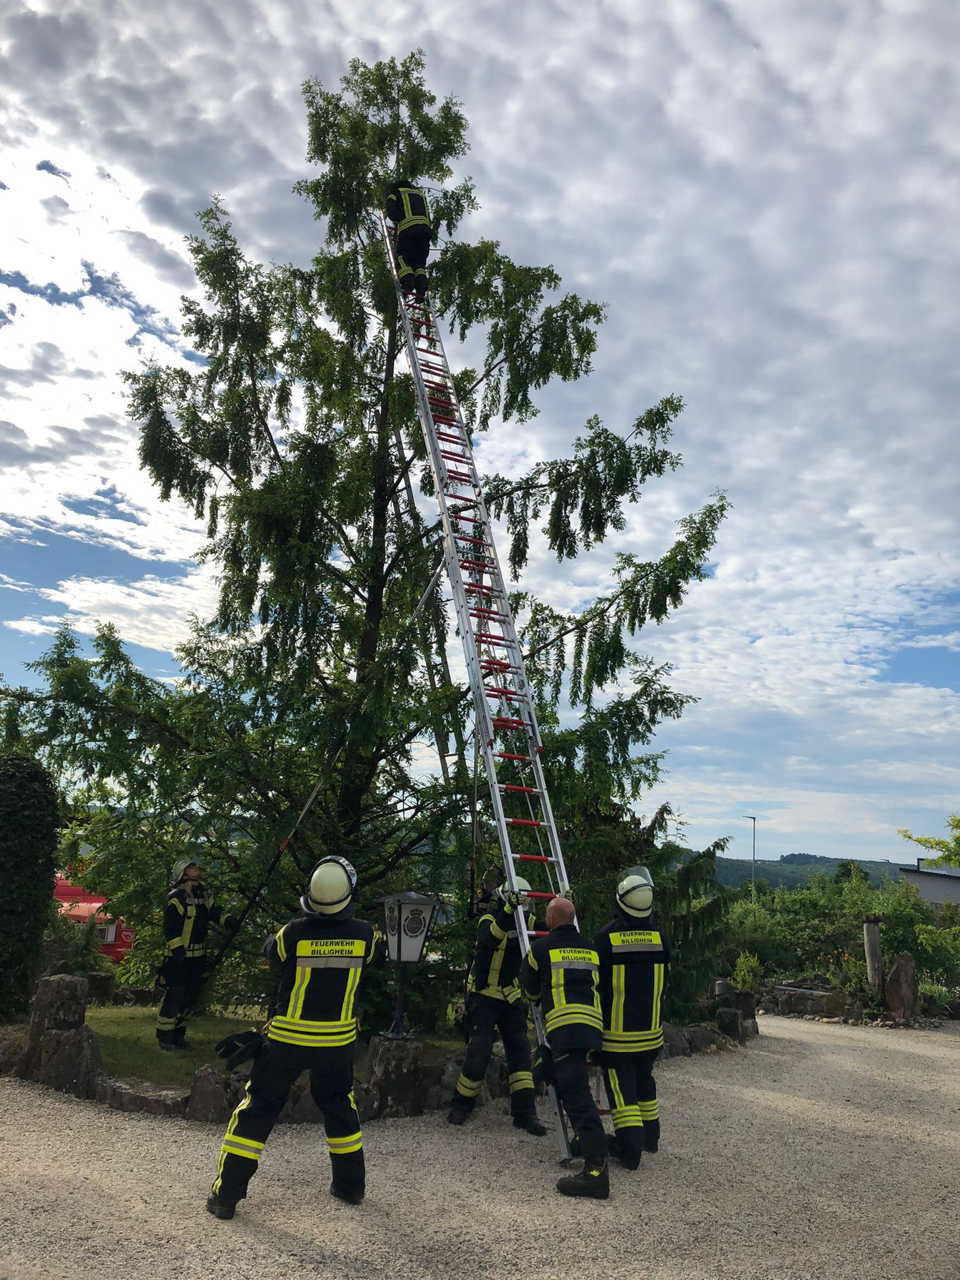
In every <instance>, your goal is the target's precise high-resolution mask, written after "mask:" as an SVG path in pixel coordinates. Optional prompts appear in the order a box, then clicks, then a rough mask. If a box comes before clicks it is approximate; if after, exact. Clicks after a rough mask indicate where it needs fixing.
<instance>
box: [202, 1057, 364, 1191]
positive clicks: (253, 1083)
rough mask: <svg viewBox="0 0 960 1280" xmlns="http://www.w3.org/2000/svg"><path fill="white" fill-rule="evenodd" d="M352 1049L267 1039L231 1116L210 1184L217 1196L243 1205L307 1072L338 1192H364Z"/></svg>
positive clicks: (361, 1145) (361, 1142)
mask: <svg viewBox="0 0 960 1280" xmlns="http://www.w3.org/2000/svg"><path fill="white" fill-rule="evenodd" d="M353 1051H354V1046H353V1045H347V1046H346V1047H345V1048H342V1049H304V1048H300V1047H299V1046H297V1045H290V1044H281V1043H280V1042H278V1041H276V1040H268V1041H267V1043H266V1044H265V1045H264V1046H263V1050H262V1052H261V1053H260V1054H259V1055H258V1057H256V1058H254V1060H253V1068H252V1070H251V1072H250V1080H249V1082H248V1084H247V1091H246V1096H245V1097H244V1099H243V1101H242V1102H241V1103H240V1105H239V1106H238V1107H237V1109H236V1111H234V1113H233V1115H232V1116H231V1117H230V1123H229V1124H228V1125H227V1132H226V1133H225V1134H224V1138H223V1145H222V1146H221V1148H220V1163H219V1164H218V1166H217V1177H216V1180H215V1181H214V1184H213V1191H214V1194H215V1195H218V1196H222V1197H223V1199H225V1200H242V1199H243V1198H244V1196H245V1195H246V1194H247V1186H248V1184H249V1182H250V1179H251V1178H252V1177H253V1175H254V1174H255V1173H256V1172H257V1165H258V1163H259V1160H260V1156H261V1155H262V1154H263V1148H264V1144H265V1143H266V1141H267V1139H268V1138H269V1137H270V1133H271V1130H272V1129H273V1126H274V1125H275V1124H276V1123H277V1117H278V1116H279V1115H280V1112H281V1111H282V1110H283V1106H284V1103H285V1102H286V1100H287V1097H288V1096H289V1094H290V1090H291V1088H292V1086H293V1084H294V1082H295V1081H296V1079H297V1077H298V1076H299V1075H300V1074H301V1073H302V1072H304V1071H309V1072H310V1093H311V1095H312V1096H313V1100H314V1102H315V1103H316V1104H317V1106H318V1107H319V1109H320V1111H321V1113H322V1114H323V1127H324V1130H325V1132H326V1139H327V1149H328V1150H329V1152H330V1164H331V1167H332V1170H333V1183H334V1186H335V1187H337V1188H338V1190H349V1191H363V1190H364V1182H365V1175H364V1163H363V1139H362V1137H361V1134H360V1117H359V1116H358V1115H357V1104H356V1102H355V1101H354V1098H353Z"/></svg>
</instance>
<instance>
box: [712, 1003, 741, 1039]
mask: <svg viewBox="0 0 960 1280" xmlns="http://www.w3.org/2000/svg"><path fill="white" fill-rule="evenodd" d="M717 1030H718V1031H719V1032H720V1034H721V1035H722V1036H729V1037H730V1039H731V1040H736V1041H737V1043H738V1044H742V1043H743V1041H744V1040H745V1039H746V1036H745V1035H744V1033H743V1014H742V1013H741V1012H740V1010H739V1009H718V1010H717Z"/></svg>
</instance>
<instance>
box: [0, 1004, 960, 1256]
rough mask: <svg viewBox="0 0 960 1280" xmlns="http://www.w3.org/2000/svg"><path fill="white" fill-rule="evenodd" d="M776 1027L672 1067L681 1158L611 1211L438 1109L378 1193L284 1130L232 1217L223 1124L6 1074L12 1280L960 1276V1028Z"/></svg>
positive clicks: (410, 1137)
mask: <svg viewBox="0 0 960 1280" xmlns="http://www.w3.org/2000/svg"><path fill="white" fill-rule="evenodd" d="M760 1026H761V1033H762V1034H761V1037H760V1039H759V1040H754V1041H752V1042H751V1043H750V1044H749V1046H748V1047H747V1048H745V1049H743V1050H741V1051H739V1052H729V1053H716V1054H703V1055H700V1056H699V1057H696V1058H687V1059H684V1058H681V1059H671V1060H670V1061H668V1062H666V1063H664V1064H663V1065H662V1066H661V1068H660V1070H659V1072H658V1076H659V1082H660V1097H661V1110H662V1113H663V1143H662V1147H661V1151H660V1153H659V1154H658V1155H656V1156H652V1157H644V1161H643V1167H642V1168H641V1169H640V1171H639V1172H637V1173H633V1174H628V1173H626V1172H625V1171H624V1170H621V1169H619V1168H615V1169H614V1170H613V1172H612V1179H613V1189H612V1193H611V1198H610V1200H609V1201H608V1202H606V1203H597V1202H596V1201H586V1202H584V1201H571V1200H566V1199H563V1198H561V1197H560V1196H558V1195H557V1194H556V1193H555V1192H554V1190H553V1182H554V1180H555V1178H556V1177H557V1174H558V1170H557V1168H556V1163H555V1160H556V1154H555V1149H554V1145H553V1140H552V1138H544V1139H540V1140H537V1139H535V1138H530V1137H528V1136H527V1135H525V1134H518V1133H517V1132H516V1131H515V1130H514V1129H513V1128H512V1127H510V1126H509V1122H508V1121H507V1120H505V1119H504V1118H503V1117H501V1116H499V1115H493V1114H484V1113H483V1112H480V1113H478V1115H477V1116H476V1117H475V1118H474V1120H473V1121H471V1123H470V1124H468V1125H467V1126H466V1127H465V1128H464V1129H461V1130H457V1131H454V1130H453V1129H451V1128H450V1127H449V1126H448V1125H447V1124H445V1123H444V1121H443V1113H435V1114H432V1115H430V1116H425V1117H423V1118H421V1119H417V1120H391V1121H385V1122H380V1123H370V1124H368V1125H367V1126H366V1130H365V1140H366V1149H367V1166H368V1194H367V1200H366V1203H365V1204H364V1205H362V1206H360V1207H352V1206H348V1205H342V1204H340V1203H338V1202H334V1201H332V1200H331V1199H330V1197H329V1196H328V1195H327V1187H328V1183H329V1165H328V1162H327V1156H326V1148H325V1145H324V1143H323V1137H322V1133H321V1131H320V1130H319V1129H314V1128H313V1127H312V1126H309V1127H307V1126H305V1127H301V1128H290V1127H287V1126H284V1127H282V1128H280V1129H278V1130H276V1131H275V1132H274V1135H273V1137H272V1138H271V1140H270V1143H269V1144H268V1147H267V1152H266V1155H265V1157H264V1159H263V1162H262V1169H261V1172H260V1173H259V1174H258V1176H257V1177H256V1179H255V1180H254V1182H253V1184H252V1188H251V1197H250V1199H249V1200H246V1201H244V1202H243V1203H242V1204H241V1206H240V1208H239V1210H238V1213H237V1217H236V1218H235V1219H234V1220H233V1221H232V1222H218V1221H216V1220H214V1219H213V1218H211V1217H209V1216H208V1215H207V1214H206V1213H205V1212H204V1209H203V1201H204V1197H205V1195H206V1192H207V1188H208V1185H209V1183H210V1181H211V1178H212V1175H213V1170H214V1164H215V1159H216V1153H217V1148H218V1145H219V1140H220V1129H219V1127H217V1128H214V1127H213V1126H210V1125H199V1124H190V1123H187V1122H186V1121H180V1120H165V1119H160V1118H154V1117H149V1116H136V1115H133V1116H128V1115H123V1114H122V1113H120V1112H116V1111H110V1110H107V1109H105V1108H102V1107H99V1106H97V1105H95V1104H94V1103H89V1102H79V1101H77V1100H75V1099H72V1098H68V1097H64V1096H62V1095H58V1094H53V1093H49V1092H47V1091H46V1090H43V1089H41V1088H39V1087H38V1086H35V1085H27V1084H22V1083H19V1082H17V1081H13V1080H10V1079H4V1080H0V1280H20V1278H21V1277H24V1278H26V1277H29V1278H30V1280H34V1278H43V1280H61V1278H66V1277H71V1280H72V1278H73V1277H81V1276H82V1277H88V1276H89V1277H96V1278H97V1280H115V1278H116V1280H119V1278H120V1277H123V1278H124V1280H127V1278H129V1277H131V1276H133V1277H141V1276H142V1277H144V1278H145V1280H254V1278H255V1277H256V1278H257V1280H261V1278H272V1277H277V1278H278V1280H301V1277H303V1278H306V1277H311V1280H327V1278H328V1277H329V1278H330V1280H381V1278H382V1280H388V1278H389V1280H441V1278H442V1280H448V1278H449V1280H474V1278H475V1277H484V1278H488V1277H489V1278H490V1280H500V1278H506V1277H511V1276H516V1277H525V1278H529V1280H552V1278H554V1277H557V1278H560V1277H562V1278H563V1280H587V1278H589V1280H593V1278H594V1277H597V1278H598V1280H611V1278H613V1277H621V1276H622V1277H631V1280H632V1278H634V1277H637V1278H639V1277H644V1278H646V1277H650V1278H651V1280H707V1278H708V1277H709V1278H710V1280H714V1278H715V1277H716V1278H720V1277H722V1278H723V1280H741V1278H743V1280H746V1278H748V1277H749V1280H846V1278H847V1277H849V1278H850V1280H960V1210H958V1200H957V1188H958V1185H960V1026H958V1025H956V1024H954V1025H952V1026H949V1027H945V1028H944V1029H943V1030H941V1031H932V1032H916V1031H886V1030H880V1029H874V1028H872V1027H867V1028H863V1027H846V1026H835V1025H830V1024H824V1023H817V1022H801V1021H793V1020H788V1019H784V1018H774V1017H767V1018H764V1019H762V1021H761V1023H760Z"/></svg>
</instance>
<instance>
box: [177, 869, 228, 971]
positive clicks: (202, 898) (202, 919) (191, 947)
mask: <svg viewBox="0 0 960 1280" xmlns="http://www.w3.org/2000/svg"><path fill="white" fill-rule="evenodd" d="M220 915H221V910H220V908H219V907H218V906H215V905H214V901H213V898H212V897H211V896H210V894H209V893H208V892H207V890H206V889H205V888H204V887H203V885H202V884H200V883H193V884H191V883H190V882H188V881H181V883H180V884H178V885H177V887H176V888H175V889H171V890H170V892H169V893H168V894H167V905H166V907H165V909H164V912H163V936H164V937H165V938H166V940H167V955H168V956H177V957H179V956H186V957H187V959H188V960H193V959H196V958H197V957H199V956H202V955H204V954H205V952H206V947H205V945H204V944H205V941H206V937H207V928H208V926H209V924H210V922H211V921H213V923H214V924H218V923H219V921H220Z"/></svg>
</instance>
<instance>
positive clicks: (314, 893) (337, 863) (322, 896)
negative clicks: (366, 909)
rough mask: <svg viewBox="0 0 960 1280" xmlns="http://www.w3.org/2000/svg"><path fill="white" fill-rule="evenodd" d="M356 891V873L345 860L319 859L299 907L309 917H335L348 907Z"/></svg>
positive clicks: (333, 858) (334, 858)
mask: <svg viewBox="0 0 960 1280" xmlns="http://www.w3.org/2000/svg"><path fill="white" fill-rule="evenodd" d="M356 890H357V873H356V871H354V869H353V867H352V866H351V865H350V863H349V862H348V861H347V860H346V858H336V857H329V858H321V859H320V861H319V862H318V863H317V865H316V866H315V867H314V868H313V873H312V875H311V876H310V880H309V881H308V883H307V890H306V893H304V895H303V897H302V898H301V899H300V906H301V907H302V908H303V910H304V911H307V912H309V913H310V914H311V915H315V914H317V913H319V914H320V915H325V916H332V915H336V913H337V912H338V911H342V910H343V909H344V907H346V906H349V904H350V902H351V900H352V898H353V895H354V893H356Z"/></svg>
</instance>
